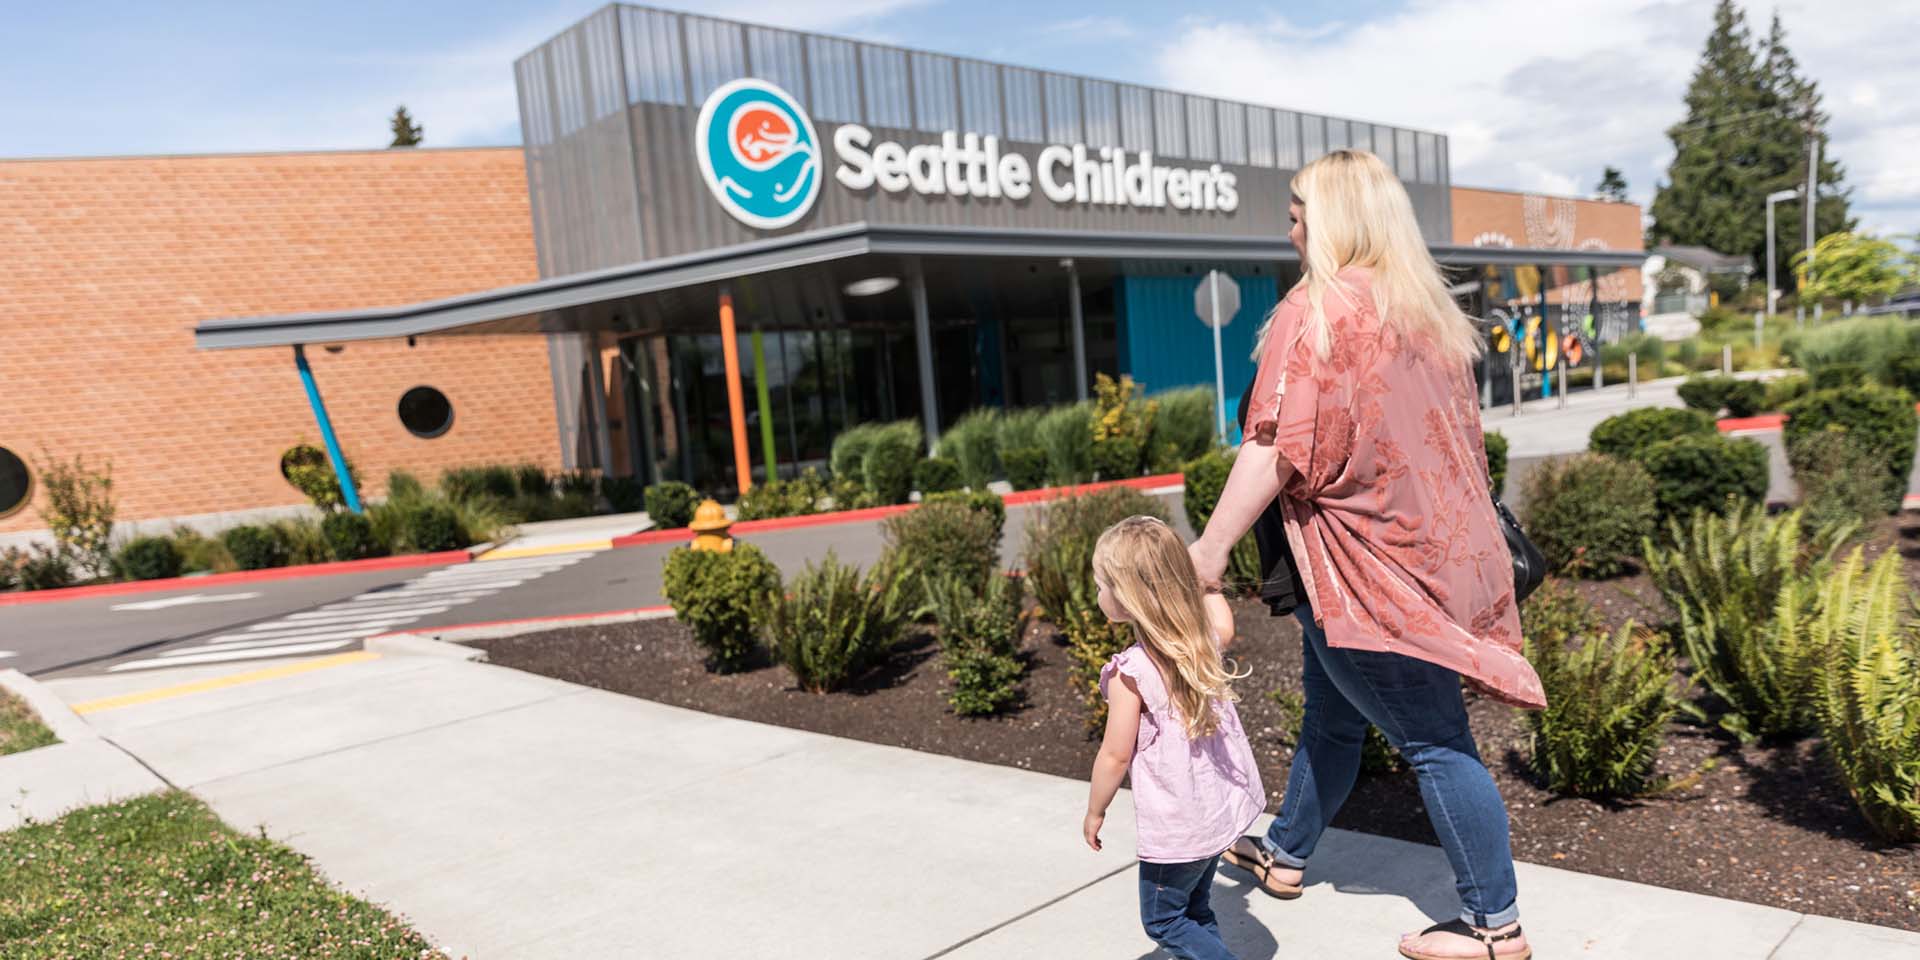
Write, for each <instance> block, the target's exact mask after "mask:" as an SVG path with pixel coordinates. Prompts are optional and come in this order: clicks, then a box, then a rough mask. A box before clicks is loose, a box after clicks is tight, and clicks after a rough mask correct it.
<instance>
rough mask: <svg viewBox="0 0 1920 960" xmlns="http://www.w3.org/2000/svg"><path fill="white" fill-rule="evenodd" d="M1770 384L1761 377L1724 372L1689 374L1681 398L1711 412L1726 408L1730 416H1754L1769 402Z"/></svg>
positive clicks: (1688, 404) (1707, 412)
mask: <svg viewBox="0 0 1920 960" xmlns="http://www.w3.org/2000/svg"><path fill="white" fill-rule="evenodd" d="M1766 396H1767V387H1766V384H1763V383H1761V382H1760V381H1758V380H1742V379H1740V378H1738V377H1729V376H1723V375H1719V374H1716V375H1713V376H1696V377H1688V378H1687V382H1685V383H1683V384H1681V385H1680V400H1681V402H1682V403H1685V404H1686V405H1687V406H1688V407H1690V408H1692V409H1694V410H1698V411H1700V412H1701V413H1704V414H1706V415H1708V416H1718V415H1719V414H1720V411H1722V410H1725V411H1726V412H1727V416H1729V417H1751V416H1753V415H1754V414H1756V413H1759V412H1760V408H1761V407H1763V406H1765V405H1766Z"/></svg>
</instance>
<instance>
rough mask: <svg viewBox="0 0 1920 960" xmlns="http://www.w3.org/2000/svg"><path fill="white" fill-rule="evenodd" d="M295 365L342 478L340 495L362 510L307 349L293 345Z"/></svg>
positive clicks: (355, 509) (329, 455)
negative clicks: (309, 364)
mask: <svg viewBox="0 0 1920 960" xmlns="http://www.w3.org/2000/svg"><path fill="white" fill-rule="evenodd" d="M293 365H294V366H296V367H299V368H300V382H301V383H302V384H304V385H305V386H306V388H307V403H308V404H309V405H311V406H312V407H313V420H314V422H315V423H317V424H319V425H320V439H321V440H322V441H323V442H325V443H326V445H327V459H328V460H331V461H333V475H334V476H336V477H338V478H340V496H341V498H342V499H344V500H346V501H347V509H348V510H352V511H353V512H354V513H359V512H361V510H360V491H358V490H355V489H354V488H353V476H352V475H351V474H349V473H348V472H347V458H346V457H345V456H342V455H341V453H340V441H339V439H338V438H336V437H334V435H333V421H332V420H329V419H327V404H326V402H325V401H323V400H321V399H320V385H319V384H316V383H314V382H313V368H312V367H309V366H307V350H306V347H304V346H302V345H300V344H297V343H296V344H294V345H293Z"/></svg>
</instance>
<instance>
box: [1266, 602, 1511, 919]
mask: <svg viewBox="0 0 1920 960" xmlns="http://www.w3.org/2000/svg"><path fill="white" fill-rule="evenodd" d="M1294 616H1295V617H1296V618H1297V619H1298V620H1299V621H1300V626H1301V628H1302V632H1303V634H1304V636H1303V638H1302V641H1301V643H1302V646H1303V647H1304V650H1303V658H1304V660H1305V671H1304V674H1305V675H1304V680H1305V685H1306V714H1305V717H1304V718H1303V720H1302V722H1301V724H1300V745H1299V748H1298V749H1296V750H1295V751H1294V754H1293V769H1292V770H1291V771H1289V773H1288V774H1287V795H1286V799H1285V800H1284V801H1283V802H1282V803H1281V805H1280V814H1279V816H1277V817H1275V818H1274V821H1273V826H1272V827H1271V828H1269V829H1268V830H1267V835H1266V837H1265V838H1264V843H1265V845H1266V847H1267V850H1268V852H1269V853H1271V854H1273V858H1274V860H1275V861H1277V862H1278V863H1280V864H1283V865H1285V866H1289V867H1295V868H1304V867H1305V866H1306V863H1307V858H1308V857H1310V856H1312V855H1313V848H1314V846H1315V845H1316V844H1318V843H1319V842H1320V834H1321V833H1323V832H1324V831H1325V830H1326V829H1327V824H1328V823H1329V822H1330V821H1332V820H1333V815H1334V814H1335V813H1337V812H1338V811H1339V810H1340V805H1341V804H1342V803H1345V802H1346V799H1347V794H1348V792H1350V791H1351V790H1352V789H1353V781H1354V778H1355V777H1356V776H1358V775H1359V772H1360V745H1361V743H1362V742H1363V741H1364V739H1365V737H1366V733H1367V724H1369V723H1371V724H1373V725H1374V726H1376V727H1379V728H1380V732H1381V733H1384V734H1386V736H1387V741H1388V742H1389V743H1392V744H1393V746H1394V748H1395V749H1397V750H1399V751H1400V756H1401V757H1403V758H1405V759H1406V761H1407V763H1408V764H1409V765H1410V766H1412V767H1413V771H1414V774H1415V775H1416V776H1418V777H1419V779H1420V796H1421V798H1422V799H1424V800H1425V801H1426V805H1427V816H1428V817H1430V818H1432V820H1433V830H1434V832H1435V833H1436V834H1438V835H1439V837H1440V847H1441V849H1443V850H1445V851H1446V854H1447V861H1448V862H1449V863H1450V864H1452V865H1453V876H1454V885H1455V887H1456V888H1457V889H1458V890H1459V892H1460V904H1461V911H1460V918H1461V919H1462V920H1465V921H1466V922H1467V923H1470V924H1472V925H1474V926H1476V927H1500V926H1505V925H1506V924H1509V923H1512V922H1513V921H1515V920H1517V919H1519V917H1520V909H1519V907H1518V905H1517V903H1516V901H1517V898H1518V895H1519V891H1518V888H1517V886H1516V884H1515V881H1514V876H1513V850H1512V848H1511V847H1510V845H1509V843H1508V839H1507V808H1506V805H1505V804H1504V803H1502V802H1501V801H1500V791H1499V788H1497V787H1495V786H1494V783H1493V775H1492V774H1490V773H1488V772H1487V767H1486V764H1484V763H1482V762H1481V761H1480V752H1479V751H1478V750H1476V749H1475V748H1474V745H1473V732H1472V731H1471V730H1469V729H1468V727H1467V707H1466V703H1465V701H1464V700H1463V699H1462V698H1461V695H1460V675H1459V674H1457V673H1454V672H1453V671H1451V670H1448V669H1446V668H1445V667H1438V666H1434V665H1433V664H1430V663H1427V662H1426V661H1424V660H1416V659H1414V658H1413V657H1405V656H1401V655H1399V654H1395V653H1376V652H1373V651H1368V650H1344V649H1335V648H1333V647H1329V646H1327V635H1326V634H1325V633H1324V632H1323V631H1321V629H1320V628H1319V627H1318V626H1317V625H1315V624H1314V622H1313V612H1312V611H1310V610H1308V609H1307V608H1306V607H1305V606H1301V607H1299V608H1297V609H1296V610H1295V611H1294Z"/></svg>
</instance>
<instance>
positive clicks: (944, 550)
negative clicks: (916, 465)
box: [880, 501, 1000, 616]
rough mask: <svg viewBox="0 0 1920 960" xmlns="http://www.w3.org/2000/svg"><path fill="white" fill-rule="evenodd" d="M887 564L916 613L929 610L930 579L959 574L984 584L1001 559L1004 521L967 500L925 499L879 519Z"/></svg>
mask: <svg viewBox="0 0 1920 960" xmlns="http://www.w3.org/2000/svg"><path fill="white" fill-rule="evenodd" d="M880 535H881V538H882V539H883V540H884V541H885V543H886V547H885V548H884V552H883V553H882V557H883V560H882V565H883V566H885V567H886V568H887V569H889V570H891V571H892V572H893V573H894V574H895V575H896V576H898V577H900V579H901V581H902V596H903V598H904V599H905V600H906V601H907V603H908V604H909V607H910V609H912V610H913V611H914V613H915V615H916V616H918V615H919V614H920V613H923V612H926V607H925V604H926V599H927V598H926V583H927V582H928V581H930V580H932V581H941V580H948V579H957V580H961V581H963V582H966V583H972V584H979V583H984V582H985V581H986V578H987V575H988V574H990V573H992V572H993V571H994V569H995V568H997V567H998V566H999V565H1000V523H999V521H997V520H996V519H995V517H994V515H993V514H992V513H991V512H988V511H984V510H975V509H973V508H972V507H970V506H968V505H967V504H964V503H956V502H952V501H947V502H943V503H924V504H921V505H920V507H919V508H918V509H914V510H909V511H907V512H906V513H901V514H895V515H894V516H891V517H888V518H887V519H886V520H885V521H884V522H883V523H882V524H881V525H880Z"/></svg>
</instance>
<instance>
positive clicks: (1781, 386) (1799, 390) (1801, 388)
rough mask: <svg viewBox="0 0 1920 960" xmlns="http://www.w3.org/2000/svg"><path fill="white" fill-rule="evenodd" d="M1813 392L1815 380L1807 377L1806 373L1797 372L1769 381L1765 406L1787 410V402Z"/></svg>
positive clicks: (1775, 409)
mask: <svg viewBox="0 0 1920 960" xmlns="http://www.w3.org/2000/svg"><path fill="white" fill-rule="evenodd" d="M1811 392H1813V381H1812V380H1809V379H1807V377H1806V375H1804V374H1798V373H1796V374H1792V375H1791V376H1785V377H1781V378H1779V379H1778V380H1770V381H1768V382H1767V386H1766V401H1765V403H1764V404H1763V406H1765V407H1766V408H1767V409H1768V410H1772V411H1776V412H1777V411H1780V410H1785V409H1786V408H1787V404H1789V403H1792V402H1793V401H1795V400H1798V399H1800V398H1801V397H1804V396H1806V395H1807V394H1809V393H1811Z"/></svg>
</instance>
